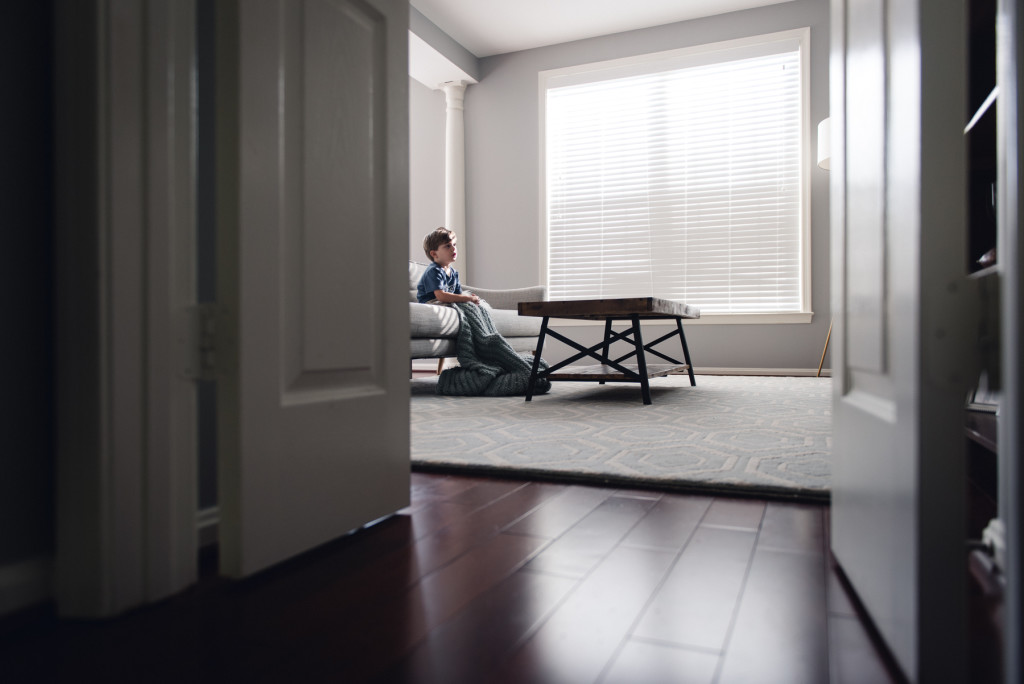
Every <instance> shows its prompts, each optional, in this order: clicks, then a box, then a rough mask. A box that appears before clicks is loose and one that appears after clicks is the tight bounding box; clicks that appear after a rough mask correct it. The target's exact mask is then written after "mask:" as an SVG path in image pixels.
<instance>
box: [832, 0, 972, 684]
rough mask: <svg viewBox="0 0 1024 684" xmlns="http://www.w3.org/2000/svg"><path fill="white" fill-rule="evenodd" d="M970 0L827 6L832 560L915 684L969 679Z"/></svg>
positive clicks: (878, 0) (848, 0) (883, 0)
mask: <svg viewBox="0 0 1024 684" xmlns="http://www.w3.org/2000/svg"><path fill="white" fill-rule="evenodd" d="M963 16H964V8H963V3H962V2H961V1H960V0H935V1H932V0H929V2H927V3H923V2H918V1H917V0H834V1H833V3H832V29H833V30H832V64H831V83H830V86H831V91H832V105H831V116H832V121H833V124H832V130H833V145H832V147H833V150H834V157H833V160H832V166H831V168H832V171H831V174H832V178H831V182H832V272H833V278H834V280H833V290H832V291H833V309H834V314H835V322H836V330H835V331H834V332H833V336H832V339H833V341H834V342H835V347H833V354H834V357H833V358H834V370H833V374H834V388H835V390H834V392H835V394H834V425H833V439H834V442H833V450H834V456H835V471H834V476H833V493H832V514H831V515H832V550H833V552H834V554H835V556H836V558H837V560H838V561H839V563H840V565H841V567H842V569H843V571H844V573H845V574H846V576H847V577H848V578H849V580H850V582H851V584H852V585H853V588H854V589H855V590H856V592H857V595H858V596H859V598H860V599H861V601H862V602H863V604H864V606H865V607H866V608H867V610H868V611H869V613H870V614H871V617H872V619H873V620H874V622H875V624H876V625H877V626H878V629H879V631H880V632H881V634H882V636H883V638H884V639H885V641H886V642H887V644H888V646H889V647H890V649H891V650H892V652H893V653H894V655H895V656H896V658H897V660H898V661H899V664H900V666H901V667H902V668H903V670H904V672H905V673H906V675H907V676H908V678H909V679H910V680H911V681H932V682H937V681H942V682H959V681H965V678H966V675H965V652H966V651H965V643H964V635H965V634H966V629H965V624H966V622H965V569H966V554H965V551H964V542H965V538H964V535H965V519H964V518H965V515H964V506H965V504H964V493H965V474H964V461H963V458H964V455H963V450H964V432H963V401H964V392H965V390H966V387H967V380H968V378H969V377H970V368H969V367H970V366H971V365H972V360H971V358H970V357H969V355H967V353H965V351H964V350H966V349H967V348H968V345H967V342H968V340H969V338H970V336H971V335H972V334H973V330H972V327H971V323H970V320H969V319H970V317H969V315H968V314H967V313H966V312H967V311H968V310H969V309H970V306H969V305H968V303H967V302H968V297H967V293H968V288H967V287H966V285H967V281H966V265H965V256H964V250H963V243H964V235H965V225H966V224H965V218H964V217H965V211H964V203H965V200H964V187H965V185H964V143H963V136H962V133H963V127H964V124H965V121H964V114H963V112H964V108H965V105H964V102H965V100H964V64H965V56H964V36H963V29H962V17H963Z"/></svg>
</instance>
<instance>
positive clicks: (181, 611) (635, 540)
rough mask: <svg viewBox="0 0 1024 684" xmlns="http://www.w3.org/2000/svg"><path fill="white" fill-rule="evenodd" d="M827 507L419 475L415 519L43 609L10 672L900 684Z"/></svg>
mask: <svg viewBox="0 0 1024 684" xmlns="http://www.w3.org/2000/svg"><path fill="white" fill-rule="evenodd" d="M827 516H828V509H827V507H824V506H819V505H804V504H795V503H782V502H774V501H767V502H766V501H758V500H751V499H729V498H722V497H708V496H687V495H679V494H662V493H657V492H649V491H635V490H617V489H610V488H607V489H606V488H599V487H585V486H576V485H562V484H553V483H543V482H528V481H519V480H510V479H483V478H474V477H461V476H447V475H437V474H423V473H414V474H413V476H412V504H411V506H410V507H409V508H407V509H405V510H403V511H401V512H399V514H397V515H395V516H392V517H390V518H387V519H385V520H383V521H381V522H379V523H377V524H376V525H374V526H372V527H370V528H366V529H363V530H361V531H359V532H357V533H355V534H352V535H349V536H347V537H345V538H343V539H340V540H337V541H335V542H332V543H331V544H328V545H326V546H324V547H322V548H320V549H317V550H315V551H313V552H310V553H308V554H305V555H304V556H302V557H300V558H297V559H294V560H292V561H289V562H288V563H285V564H283V565H282V566H279V567H277V568H275V569H273V570H271V571H268V572H265V573H263V574H261V575H259V576H257V577H254V578H251V579H248V580H245V581H239V582H229V581H226V580H221V579H218V578H217V577H216V575H215V573H210V575H209V576H207V577H206V578H204V579H203V580H202V581H201V582H200V583H199V584H198V585H197V586H195V587H194V588H192V589H190V590H188V591H186V592H184V593H183V594H181V595H179V596H176V597H174V598H172V599H169V600H167V601H164V602H162V603H160V604H158V605H154V606H149V607H146V608H143V609H140V610H137V611H134V612H132V613H131V614H128V615H125V616H122V617H120V618H116V619H113V620H108V621H102V622H98V623H85V622H83V623H79V622H69V621H56V620H53V619H52V618H47V617H46V616H45V615H44V616H38V615H37V616H35V617H34V618H31V617H23V618H22V620H21V623H20V624H19V625H16V626H15V627H13V628H12V627H11V625H10V624H8V625H7V628H6V633H4V634H0V638H2V643H0V681H3V682H83V681H103V682H207V681H209V682H319V681H326V682H364V681H365V682H444V683H446V684H450V683H454V682H474V683H475V682H516V683H518V682H558V683H576V682H581V683H582V682H630V683H633V684H639V683H646V682H722V683H726V682H757V683H761V682H781V683H785V684H799V683H800V682H807V683H809V684H822V683H823V682H866V683H884V682H894V681H899V680H898V678H897V677H894V676H893V675H892V674H890V670H889V669H887V666H886V663H885V660H884V659H883V658H882V657H881V656H880V655H879V654H878V652H876V650H875V648H874V647H873V646H872V642H871V640H870V639H869V638H868V634H867V632H866V631H865V628H864V627H863V625H862V623H861V621H860V620H859V619H858V617H857V614H856V611H855V610H854V608H853V606H852V605H851V603H850V601H849V600H848V599H847V598H846V594H845V592H844V590H843V587H842V586H841V581H840V579H839V577H838V576H837V574H836V571H835V569H834V568H833V567H832V565H831V564H830V562H829V554H828V553H827V551H826V549H827V544H828V539H827V528H828V526H827Z"/></svg>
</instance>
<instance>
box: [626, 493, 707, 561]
mask: <svg viewBox="0 0 1024 684" xmlns="http://www.w3.org/2000/svg"><path fill="white" fill-rule="evenodd" d="M711 501H712V499H711V498H710V497H706V496H682V495H674V494H670V495H666V496H664V497H662V498H661V499H660V500H659V501H658V502H657V503H656V504H654V507H653V508H652V509H651V510H650V512H648V514H647V515H646V516H644V518H643V520H641V521H640V522H639V523H638V524H637V525H636V527H634V528H633V529H632V530H630V532H629V534H628V535H627V536H626V538H625V539H624V540H623V541H622V543H623V544H626V545H629V546H644V547H648V548H660V549H666V550H669V549H672V550H678V549H681V548H682V547H683V546H684V545H685V544H686V542H687V541H689V539H690V535H692V534H693V531H694V530H696V529H697V525H698V524H700V521H701V518H703V516H704V514H705V513H706V512H707V510H708V507H709V506H710V505H711Z"/></svg>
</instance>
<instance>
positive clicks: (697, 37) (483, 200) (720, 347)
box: [414, 0, 830, 370]
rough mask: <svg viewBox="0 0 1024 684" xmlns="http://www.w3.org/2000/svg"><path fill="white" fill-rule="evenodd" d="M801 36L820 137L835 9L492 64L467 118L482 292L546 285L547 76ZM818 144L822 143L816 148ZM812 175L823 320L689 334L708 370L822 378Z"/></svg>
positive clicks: (780, 9)
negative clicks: (755, 38) (752, 39)
mask: <svg viewBox="0 0 1024 684" xmlns="http://www.w3.org/2000/svg"><path fill="white" fill-rule="evenodd" d="M802 26H810V27H811V74H810V77H811V103H810V104H811V106H810V111H811V122H812V126H816V124H817V122H818V121H820V120H821V119H824V118H825V117H826V116H828V106H829V105H828V33H829V7H828V2H827V0H797V1H795V2H789V3H785V4H781V5H773V6H770V7H764V8H759V9H754V10H747V11H742V12H733V13H730V14H725V15H721V16H717V17H709V18H706V19H699V20H694V21H688V22H680V23H677V24H671V25H667V26H660V27H655V28H650V29H643V30H638V31H630V32H626V33H620V34H616V35H613V36H605V37H601V38H593V39H588V40H582V41H576V42H573V43H564V44H562V45H555V46H551V47H545V48H538V49H535V50H525V51H522V52H516V53H511V54H507V55H497V56H494V57H488V58H485V59H482V60H481V61H480V67H481V68H480V83H479V84H477V85H473V86H470V87H469V88H467V90H466V113H465V119H466V196H467V209H466V221H467V234H468V236H469V238H471V239H467V240H466V241H464V244H463V245H462V247H463V249H464V250H465V251H466V252H467V256H468V259H467V261H471V262H472V263H473V266H474V274H475V275H474V282H476V283H477V284H478V285H479V286H481V287H522V286H526V285H533V284H537V283H541V282H543V274H542V273H541V267H540V248H541V245H540V239H541V226H540V209H539V180H538V173H539V169H540V167H539V160H538V156H539V143H538V116H539V115H538V85H537V84H538V72H540V71H542V70H546V69H554V68H559V67H566V66H571V65H575V64H583V63H588V62H594V61H600V60H607V59H614V58H619V57H627V56H631V55H636V54H643V53H648V52H657V51H661V50H669V49H673V48H680V47H687V46H691V45H700V44H704V43H712V42H716V41H721V40H729V39H733V38H740V37H745V36H750V35H757V34H762V33H771V32H774V31H781V30H785V29H790V28H797V27H802ZM414 118H415V114H414ZM422 123H426V122H422ZM442 127H443V124H442ZM442 130H443V128H442ZM815 139H816V138H814V137H812V147H813V144H814V141H815ZM414 144H415V139H414ZM441 169H442V170H443V163H442V165H441ZM435 172H436V171H435ZM811 174H812V179H813V182H812V198H811V221H812V240H811V245H812V263H813V272H812V290H813V297H812V309H813V311H814V312H815V316H814V319H813V321H812V322H811V323H809V324H798V325H761V326H749V325H693V326H690V327H689V328H688V329H687V338H688V340H689V342H690V351H691V354H692V358H693V362H694V366H695V367H696V368H697V369H698V370H699V369H700V367H701V366H704V367H728V368H783V369H791V368H804V369H806V368H812V369H816V368H817V365H818V361H819V359H820V357H821V351H822V346H823V345H824V342H825V336H826V333H827V332H828V327H829V319H830V314H829V223H828V222H829V219H828V217H829V207H828V175H827V172H825V171H822V170H821V169H818V168H816V167H815V168H814V169H812V171H811ZM414 187H415V179H414ZM414 192H415V191H414ZM414 206H415V195H414ZM574 334H579V333H578V331H577V332H576V333H574ZM598 334H599V331H598V330H597V329H596V328H595V329H594V330H593V333H592V334H591V335H589V336H590V338H591V339H593V340H594V341H596V339H597V336H598ZM544 356H545V358H546V359H548V360H549V361H550V360H555V359H557V358H560V355H559V352H558V349H557V348H556V347H553V346H552V347H548V348H547V349H546V351H545V353H544ZM827 361H828V359H827V358H826V362H827Z"/></svg>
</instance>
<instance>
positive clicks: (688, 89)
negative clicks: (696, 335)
mask: <svg viewBox="0 0 1024 684" xmlns="http://www.w3.org/2000/svg"><path fill="white" fill-rule="evenodd" d="M701 61H702V62H703V63H700V64H697V65H695V66H687V67H684V68H671V69H667V70H657V69H659V68H660V69H665V67H664V66H663V63H664V60H661V63H662V66H660V67H659V66H653V67H650V68H648V69H647V71H648V73H641V74H638V75H630V76H627V77H618V78H609V77H607V76H605V77H604V78H603V79H601V72H600V70H595V71H591V72H588V73H587V74H585V75H584V78H585V79H588V80H589V82H583V83H580V82H578V81H579V80H581V79H580V78H579V77H575V78H574V79H573V81H574V82H573V83H572V84H570V85H564V86H559V85H557V83H558V81H557V79H554V80H551V81H549V82H548V84H547V87H546V104H545V107H546V131H545V134H546V147H547V149H546V164H547V168H546V179H547V183H546V185H547V188H546V189H547V214H548V215H547V229H548V233H547V235H548V239H547V250H548V252H547V263H548V286H549V291H550V295H549V296H550V298H551V299H582V298H595V297H630V296H657V297H662V298H665V299H674V300H681V301H686V302H688V303H690V304H695V305H697V306H699V307H700V308H701V311H702V313H725V314H730V313H783V312H800V311H804V310H805V309H804V301H803V299H804V298H803V296H802V292H803V279H804V278H805V277H806V275H805V272H804V267H805V266H808V265H806V264H804V263H803V262H802V254H803V249H802V248H803V245H802V235H803V230H802V229H803V227H802V225H801V222H802V214H803V212H802V211H801V206H802V205H801V202H802V200H801V189H802V169H801V156H802V155H801V140H802V131H801V121H802V116H801V112H802V93H803V88H802V83H801V73H800V71H801V59H800V49H799V45H798V44H797V45H796V46H794V45H793V44H792V43H790V44H787V46H786V48H785V49H784V50H782V51H777V50H776V51H775V52H772V53H771V54H760V55H757V56H753V57H746V58H739V59H736V58H731V59H730V58H729V55H728V53H725V55H724V56H723V55H721V54H719V55H717V56H716V57H715V61H713V62H712V63H707V62H708V60H707V59H703V60H701ZM633 71H636V69H635V68H634V69H633ZM617 73H621V71H620V72H617ZM599 79H600V80H599Z"/></svg>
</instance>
